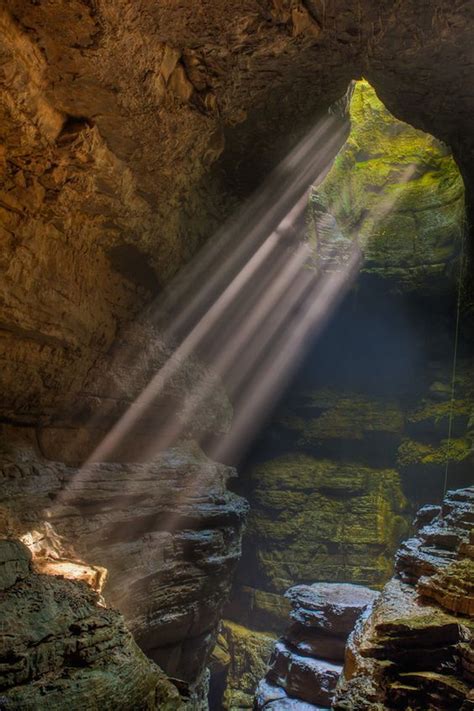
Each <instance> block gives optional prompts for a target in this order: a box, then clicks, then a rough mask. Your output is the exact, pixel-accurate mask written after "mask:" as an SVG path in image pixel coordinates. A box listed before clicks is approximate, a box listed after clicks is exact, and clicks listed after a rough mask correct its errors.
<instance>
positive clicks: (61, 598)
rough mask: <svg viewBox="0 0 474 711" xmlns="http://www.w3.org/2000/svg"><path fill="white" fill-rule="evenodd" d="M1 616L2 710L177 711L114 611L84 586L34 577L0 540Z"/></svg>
mask: <svg viewBox="0 0 474 711" xmlns="http://www.w3.org/2000/svg"><path fill="white" fill-rule="evenodd" d="M0 614H1V620H2V635H1V640H0V659H1V673H0V703H1V705H2V708H4V709H12V711H13V710H14V709H18V710H20V709H22V710H24V711H28V710H31V711H33V710H34V709H35V710H36V709H43V708H49V709H57V710H58V711H59V710H60V709H64V708H70V709H77V711H79V709H84V708H97V709H99V708H100V709H110V710H112V709H116V708H123V709H130V711H131V710H132V709H143V710H145V709H147V710H150V711H151V710H152V709H158V708H159V709H168V711H175V710H177V709H180V708H183V709H184V706H183V705H182V704H181V701H180V697H179V694H178V691H177V689H176V688H175V687H174V686H173V685H172V684H171V683H170V682H169V681H168V679H167V678H166V677H165V675H164V674H163V672H162V671H161V670H160V669H159V668H158V667H157V666H156V665H155V664H154V663H153V662H151V661H150V660H149V659H147V658H146V656H145V655H144V654H143V653H142V652H141V650H140V649H139V647H138V646H137V644H136V643H135V641H134V640H133V637H132V635H131V634H130V632H129V631H128V630H127V629H126V627H125V622H124V619H123V617H122V616H121V615H120V614H119V613H118V612H117V611H116V610H112V609H108V608H107V607H105V606H103V604H101V602H100V599H99V596H98V595H97V593H95V592H94V591H93V590H91V588H90V587H89V586H88V585H86V584H85V583H83V582H73V581H70V580H65V579H64V578H61V577H55V576H51V575H39V574H37V573H36V572H34V571H33V570H32V568H31V554H30V552H29V550H28V549H27V548H26V547H25V546H24V545H22V544H20V543H19V542H17V541H12V540H2V541H0Z"/></svg>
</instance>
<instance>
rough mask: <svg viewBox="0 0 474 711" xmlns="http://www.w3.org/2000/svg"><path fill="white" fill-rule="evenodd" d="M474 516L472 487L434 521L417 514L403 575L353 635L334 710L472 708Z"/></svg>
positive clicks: (402, 559) (453, 497) (455, 494)
mask: <svg viewBox="0 0 474 711" xmlns="http://www.w3.org/2000/svg"><path fill="white" fill-rule="evenodd" d="M425 513H426V512H425ZM431 513H433V512H431ZM473 516H474V490H473V489H472V488H468V489H464V490H457V491H451V492H448V494H447V495H446V497H445V499H444V501H443V504H442V507H441V511H440V513H438V514H437V516H436V517H435V518H434V519H431V521H430V522H429V523H427V524H425V525H423V524H424V520H426V516H422V517H420V518H419V519H418V520H419V523H420V525H421V528H420V529H419V531H418V532H417V535H416V537H415V538H413V539H411V540H410V541H408V542H407V543H406V544H403V545H402V547H401V549H400V553H399V555H398V557H397V574H396V576H395V577H394V578H393V579H392V580H391V581H390V582H389V583H388V584H387V586H386V587H385V588H384V590H383V591H382V593H381V596H380V598H379V600H378V601H377V602H376V603H375V604H374V606H373V609H372V610H369V611H367V612H366V613H365V615H364V616H362V618H361V619H360V620H359V621H358V623H357V626H356V629H355V631H354V633H353V634H352V635H351V637H350V639H349V643H348V650H347V656H346V664H345V669H344V676H343V678H342V680H341V682H340V685H339V688H338V691H337V695H336V700H335V702H334V708H335V709H355V710H358V709H360V710H362V709H370V710H371V709H374V711H375V709H380V708H388V709H397V708H413V709H420V710H421V709H426V708H430V709H431V708H432V709H448V708H449V709H453V710H454V709H463V710H464V709H468V708H470V704H471V702H472V683H473V680H474V677H473V674H472V664H471V659H472V639H473V630H474V625H473V612H472V581H473V580H474V567H473V566H474V556H473V555H472V538H471V536H472V523H473ZM441 581H445V584H444V586H443V589H442V591H441V588H440V582H441Z"/></svg>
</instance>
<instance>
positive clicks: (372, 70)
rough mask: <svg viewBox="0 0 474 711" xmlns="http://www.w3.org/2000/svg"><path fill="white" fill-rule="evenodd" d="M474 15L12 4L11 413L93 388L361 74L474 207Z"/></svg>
mask: <svg viewBox="0 0 474 711" xmlns="http://www.w3.org/2000/svg"><path fill="white" fill-rule="evenodd" d="M472 20H474V5H473V4H472V2H470V1H468V2H466V1H464V0H402V1H399V2H393V0H365V1H360V2H354V1H353V0H326V1H324V0H306V1H305V2H302V1H300V0H243V2H240V3H229V2H227V1H225V0H193V1H190V0H179V1H178V2H177V1H176V0H162V1H161V2H156V1H155V2H153V1H152V0H134V2H130V1H127V0H114V2H107V1H106V0H67V1H66V0H31V1H26V0H4V2H3V3H2V8H1V9H0V127H1V146H0V171H1V175H2V178H1V185H0V240H1V253H0V254H1V256H0V268H1V270H2V279H1V281H0V358H1V360H2V390H3V394H4V398H3V405H2V412H0V416H1V417H3V418H4V419H8V420H10V421H21V422H25V421H27V420H28V418H29V419H30V420H31V421H35V419H38V418H45V417H46V418H47V417H51V416H53V415H54V413H55V412H56V411H57V409H58V408H60V407H64V405H65V403H67V402H70V401H71V398H72V397H74V396H75V395H77V393H78V392H81V391H82V390H84V387H85V383H86V382H87V378H88V376H89V375H90V371H91V369H92V368H93V366H94V365H95V366H96V367H97V364H98V363H99V364H100V362H101V359H102V358H104V354H105V353H107V351H108V350H109V349H110V347H111V345H112V344H113V343H114V341H115V340H116V338H117V334H118V333H120V331H121V329H123V327H124V325H125V324H126V323H128V322H130V321H131V320H133V319H134V318H135V316H136V315H137V314H138V313H139V312H140V311H141V310H142V309H143V307H144V306H145V305H146V304H147V303H149V302H150V300H151V299H152V298H153V297H154V296H155V295H156V294H157V293H158V292H159V290H160V289H161V288H162V287H163V285H164V284H166V283H167V282H169V280H170V279H171V277H172V276H173V274H174V273H176V271H177V270H178V269H179V267H180V266H181V265H182V264H183V263H184V262H186V261H187V260H188V259H189V258H190V257H191V256H192V254H193V253H195V251H196V250H197V249H198V247H199V245H200V244H202V243H203V242H204V240H205V239H206V238H207V237H209V235H210V234H212V232H213V231H214V229H215V227H216V226H217V225H218V224H220V223H221V221H222V220H223V219H224V218H225V216H226V215H227V214H229V212H230V211H231V210H232V209H233V208H234V207H235V206H236V204H238V203H239V201H241V200H242V199H243V198H244V197H245V196H246V193H248V192H249V191H250V190H251V189H253V188H255V187H256V185H258V182H259V181H260V180H261V178H262V177H263V175H264V174H265V173H266V172H267V171H268V170H270V169H271V168H272V166H273V165H274V164H275V162H276V161H277V160H278V158H279V157H280V156H281V155H283V154H284V153H285V151H286V150H288V148H289V147H290V146H291V144H292V143H293V142H294V141H295V140H296V139H297V138H298V136H299V135H301V134H302V132H304V130H305V129H307V128H308V127H309V126H310V125H312V124H313V123H314V122H315V121H316V119H317V117H318V116H319V115H321V114H322V113H324V112H325V111H326V110H327V108H328V107H329V106H330V105H331V104H332V103H333V102H334V101H335V100H337V99H339V98H340V97H341V96H342V95H343V94H344V93H345V91H346V90H347V87H348V84H349V82H350V81H351V80H352V79H355V78H359V77H361V76H365V77H366V78H367V79H368V80H369V81H370V82H371V83H372V84H373V86H374V87H375V89H376V90H377V92H378V93H379V96H380V98H381V99H382V100H383V102H384V103H385V104H386V106H387V108H388V109H389V110H390V111H392V113H393V114H395V115H396V116H398V117H399V118H402V119H404V120H406V121H408V122H410V123H412V124H413V125H414V126H415V127H417V128H421V129H423V130H425V131H428V132H430V133H432V134H434V135H436V136H437V137H438V138H440V139H442V140H443V141H445V142H446V143H448V144H449V145H450V146H451V147H452V150H453V152H454V155H455V157H456V159H457V161H458V163H459V165H460V168H461V170H462V172H463V175H464V178H465V181H466V186H467V189H468V198H469V199H470V195H472V193H473V192H474V173H473V168H472V164H473V161H472V157H473V152H474V146H473V140H474V139H473V137H474V132H473V130H472V128H473V123H474V71H473V69H474V43H473V42H472V29H471V28H472ZM471 186H472V187H471Z"/></svg>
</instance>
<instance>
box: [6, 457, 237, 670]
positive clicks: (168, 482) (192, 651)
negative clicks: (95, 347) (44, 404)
mask: <svg viewBox="0 0 474 711" xmlns="http://www.w3.org/2000/svg"><path fill="white" fill-rule="evenodd" d="M1 472H2V479H3V486H2V505H3V507H4V508H3V512H4V515H5V517H6V520H5V521H4V525H5V527H11V528H12V531H13V532H14V533H16V534H17V535H21V536H22V537H23V540H25V541H26V542H27V543H30V545H31V546H32V550H33V551H34V552H35V556H36V560H38V562H39V563H40V564H41V566H42V569H43V570H47V571H48V572H51V573H53V574H54V573H56V572H58V573H61V572H62V570H61V561H63V562H64V565H65V567H66V569H67V568H68V561H69V562H74V560H75V559H76V558H78V559H79V560H82V561H87V565H88V566H92V570H93V571H95V574H96V576H98V577H99V579H101V580H103V579H104V578H105V580H103V585H102V592H103V594H104V596H105V598H106V599H107V601H108V602H109V603H111V604H113V605H114V606H116V607H118V608H119V609H120V610H121V611H122V613H123V614H124V616H125V619H126V621H127V624H128V626H129V628H130V629H131V631H132V632H133V634H134V636H135V639H136V640H137V641H138V643H139V644H140V646H141V647H142V649H144V650H145V651H146V652H147V654H148V655H149V656H151V657H152V658H153V659H155V661H157V662H158V663H159V664H162V665H163V666H164V667H165V669H166V671H167V673H168V674H170V675H171V676H173V677H176V678H178V679H181V680H184V681H186V682H189V683H191V684H192V683H193V682H194V681H196V679H199V678H200V676H201V675H202V673H203V671H204V667H205V663H206V659H207V654H208V652H209V651H210V649H211V648H212V645H213V642H214V635H215V632H216V629H217V624H218V621H219V618H220V615H221V609H222V605H223V603H224V601H225V599H226V597H227V594H228V591H229V587H230V583H231V579H232V572H233V569H234V566H235V564H236V562H237V560H238V558H239V556H240V537H241V531H242V526H243V523H244V519H245V514H246V510H247V507H246V504H245V502H244V501H243V500H242V499H240V498H239V497H237V496H235V495H234V494H230V493H228V492H227V489H226V483H227V478H228V476H229V475H232V473H233V472H232V470H229V468H227V467H224V466H222V465H217V464H214V463H213V462H211V461H210V460H208V459H207V458H206V457H205V455H204V454H203V453H202V452H201V451H200V450H199V448H198V447H197V445H193V444H192V443H188V444H186V443H184V444H182V445H181V446H179V447H176V448H174V449H171V450H168V451H166V452H164V453H162V455H160V456H157V457H156V458H155V459H153V460H152V461H150V462H148V463H141V464H138V463H135V464H132V463H117V462H115V463H95V464H91V465H90V466H89V467H87V468H85V469H83V470H78V469H76V468H73V467H70V466H67V465H65V464H61V463H59V462H52V461H47V460H44V459H43V458H42V457H41V455H40V454H39V453H38V451H37V450H36V449H35V447H34V446H33V444H30V447H29V449H27V448H26V447H25V445H23V449H22V456H21V457H19V456H18V454H14V455H13V456H11V457H7V461H6V462H4V463H3V466H2V469H1ZM65 487H66V491H67V492H68V497H67V499H66V500H64V501H63V500H62V493H63V491H64V489H65ZM54 497H58V503H56V504H55V503H54V502H52V501H51V499H52V498H53V499H54ZM54 534H56V535H55V536H54ZM73 574H74V576H76V577H77V575H79V574H80V572H79V569H76V568H75V569H74V571H73ZM89 581H90V580H89Z"/></svg>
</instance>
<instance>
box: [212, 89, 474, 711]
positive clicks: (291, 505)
mask: <svg viewBox="0 0 474 711" xmlns="http://www.w3.org/2000/svg"><path fill="white" fill-rule="evenodd" d="M349 112H350V117H351V132H350V135H349V137H348V139H347V141H346V142H345V144H344V145H343V147H342V148H341V150H340V152H339V153H338V155H337V157H336V159H335V162H334V164H333V165H332V167H331V168H330V170H329V172H328V174H327V175H326V176H325V177H324V179H323V180H322V181H321V182H320V183H319V184H318V185H316V186H315V187H313V189H312V190H311V192H310V195H309V200H308V208H307V213H306V223H305V225H304V228H303V230H302V232H303V233H304V235H305V237H304V239H306V240H307V241H308V242H309V244H310V245H311V248H312V261H311V263H312V265H315V266H316V268H319V269H321V268H322V269H327V270H337V269H338V268H340V264H341V262H343V260H344V255H345V254H347V253H350V250H351V249H352V247H353V242H354V241H355V242H356V243H357V246H358V248H359V249H360V250H361V252H362V255H363V256H362V260H361V267H360V270H359V272H358V275H357V276H356V278H355V280H354V282H353V283H352V284H351V286H350V289H349V291H348V293H347V294H345V296H344V298H343V299H342V301H341V303H340V304H338V306H337V309H336V310H335V312H334V313H333V314H332V315H331V317H330V318H329V320H328V323H327V324H326V325H325V327H324V330H323V332H322V333H319V334H318V335H317V336H316V337H314V338H313V339H312V342H311V344H310V345H309V346H308V352H307V353H306V355H305V357H304V360H303V361H302V362H301V363H300V364H299V367H298V369H297V372H296V373H295V374H294V376H293V378H292V379H291V382H290V383H289V384H288V385H287V387H286V389H285V391H284V393H283V394H282V395H281V397H280V399H279V401H278V403H277V404H276V406H275V409H274V411H273V412H272V413H271V414H270V415H269V416H268V418H267V420H266V423H265V424H264V425H263V426H262V428H261V430H260V431H258V433H257V434H256V436H255V438H254V440H253V442H252V444H251V445H250V446H249V448H248V450H247V451H246V453H245V454H244V455H243V457H242V458H241V459H240V461H238V465H237V466H238V469H239V477H238V479H236V480H235V482H234V485H233V489H234V490H235V491H236V492H237V493H238V494H240V495H243V496H244V497H245V498H246V499H247V500H248V501H249V503H250V514H249V525H248V528H247V531H246V532H245V533H244V538H243V553H242V558H241V560H240V562H239V564H238V568H237V573H236V579H235V581H234V585H233V589H232V592H231V599H230V602H229V604H228V606H227V608H226V609H225V611H224V620H223V622H222V625H221V634H220V636H219V640H218V644H217V647H216V649H215V651H214V657H213V662H212V664H213V666H211V669H213V675H212V676H211V694H210V700H211V702H210V706H211V708H213V709H216V711H217V709H221V708H222V709H232V708H235V707H237V706H238V707H239V708H247V707H248V708H252V703H253V699H254V697H255V693H256V691H255V690H256V687H257V686H258V683H259V682H260V687H259V688H261V689H263V692H262V693H260V694H259V695H258V703H259V704H261V705H260V706H258V708H263V707H264V705H265V704H266V703H270V702H271V701H272V698H273V699H277V698H279V699H280V701H281V702H282V700H283V699H284V698H288V699H289V700H293V703H295V704H297V703H300V704H304V703H309V702H310V701H311V698H310V696H307V695H305V694H307V693H310V692H308V691H307V690H306V691H305V690H304V688H302V687H301V684H303V687H304V682H301V679H299V680H298V679H297V678H296V677H297V674H296V675H294V678H292V675H291V673H290V672H289V671H286V672H285V671H284V669H286V666H285V664H287V665H290V666H291V664H292V661H291V659H292V657H291V655H292V653H293V654H295V655H296V656H295V657H294V658H293V663H294V664H295V665H296V666H298V663H300V664H301V659H300V660H299V662H298V658H297V655H298V654H299V653H300V652H299V650H300V649H302V647H301V645H299V643H298V640H297V638H296V637H295V636H294V635H295V632H294V630H293V633H291V628H290V633H289V632H288V629H287V632H286V638H284V641H283V644H286V645H287V648H285V650H284V652H282V650H280V652H279V654H278V653H276V652H275V651H273V656H272V658H271V663H270V671H269V669H268V667H267V663H268V659H269V656H270V653H271V651H272V650H274V643H275V638H276V637H278V636H281V635H284V631H285V627H287V624H288V610H289V602H288V599H287V598H286V597H285V593H286V591H287V590H288V589H291V588H292V587H293V586H295V585H296V586H298V585H311V584H313V583H315V582H324V583H343V584H356V585H360V586H367V587H369V588H371V589H375V590H379V589H381V587H383V585H385V584H386V582H387V581H388V580H389V578H390V576H391V575H392V573H393V559H394V555H395V552H396V550H397V548H398V546H399V545H400V542H401V541H402V540H403V539H404V538H407V537H408V536H409V535H410V534H411V532H412V528H411V522H412V520H413V516H414V514H415V512H416V510H417V509H418V508H420V507H421V506H424V505H428V504H431V505H432V504H439V503H440V502H441V501H442V500H443V497H444V495H445V494H446V489H457V488H461V487H466V486H469V485H470V484H471V482H472V440H471V437H472V430H471V427H472V421H471V419H470V417H471V416H470V412H471V404H470V403H472V397H473V394H474V390H473V387H474V377H473V376H474V371H473V370H472V365H471V363H472V354H473V342H472V337H471V335H470V333H469V328H468V324H467V321H466V319H464V321H463V319H462V310H463V301H465V300H466V298H467V294H466V287H465V280H464V276H465V271H464V258H465V253H464V249H465V245H464V240H465V230H466V225H465V210H464V185H463V180H462V177H461V175H460V173H459V170H458V168H457V165H456V163H455V161H454V159H453V158H452V155H451V152H450V150H449V149H448V148H447V147H446V146H445V145H444V144H442V143H441V142H439V141H438V140H436V139H434V138H433V137H432V136H430V135H428V134H425V133H423V132H421V131H418V130H416V129H414V128H413V127H412V126H410V125H408V124H406V123H403V122H402V121H399V120H398V119H396V118H394V117H393V116H392V115H391V114H390V113H389V111H388V110H387V109H386V108H385V107H384V105H383V104H382V102H381V101H380V100H379V98H378V97H377V95H376V93H375V91H374V89H373V88H372V87H371V86H370V84H368V82H366V81H363V80H362V81H359V82H357V83H355V86H354V87H353V93H352V97H351V102H350V109H349ZM407 170H408V174H407ZM394 190H396V191H397V197H396V199H395V200H391V202H390V209H384V207H383V206H384V201H386V200H387V193H388V194H391V195H393V191H394ZM374 204H375V205H379V206H380V205H381V206H382V207H381V208H379V215H381V217H380V218H379V219H373V218H372V217H371V216H372V215H374V214H377V207H374ZM368 215H369V219H367V216H368ZM300 238H301V237H300ZM334 244H337V245H338V249H337V251H333V250H332V249H331V248H332V246H333V245H334ZM232 463H236V462H232ZM294 615H295V613H294V612H293V619H296V618H295V616H294ZM299 633H300V634H301V632H299ZM308 634H309V633H308ZM292 635H293V636H292ZM303 637H304V635H303ZM300 641H301V640H300ZM306 641H307V640H306ZM280 642H281V640H280ZM325 643H326V645H327V647H328V648H330V647H331V640H330V639H329V638H328V639H326V642H325ZM279 644H280V643H279ZM288 649H289V650H290V651H288ZM308 649H309V651H308ZM308 649H307V650H306V652H304V651H303V652H302V654H303V655H305V654H307V655H308V656H309V657H311V656H312V655H313V656H316V657H324V653H323V652H324V649H321V646H320V647H319V648H317V649H316V652H315V651H314V649H313V650H312V651H311V645H310V643H309V642H308ZM285 654H287V656H288V659H287V661H286V662H285V663H283V662H282V661H281V660H282V658H283V656H284V655H285ZM282 655H283V656H282ZM329 657H330V658H331V654H329ZM282 664H283V667H282V668H280V667H281V665H282ZM279 665H280V666H279ZM272 669H273V671H272ZM275 669H276V671H275ZM264 679H266V681H264ZM268 682H269V683H270V685H268ZM308 684H309V686H311V684H310V683H309V682H308ZM262 685H263V686H262ZM279 694H280V696H279ZM272 695H273V696H272ZM328 699H329V696H328V695H326V701H327V700H328ZM313 702H314V699H313ZM275 703H276V702H275ZM320 703H321V702H320ZM322 705H323V706H324V705H325V704H324V703H323V704H322ZM296 707H297V706H295V708H296ZM308 708H309V707H308Z"/></svg>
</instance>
